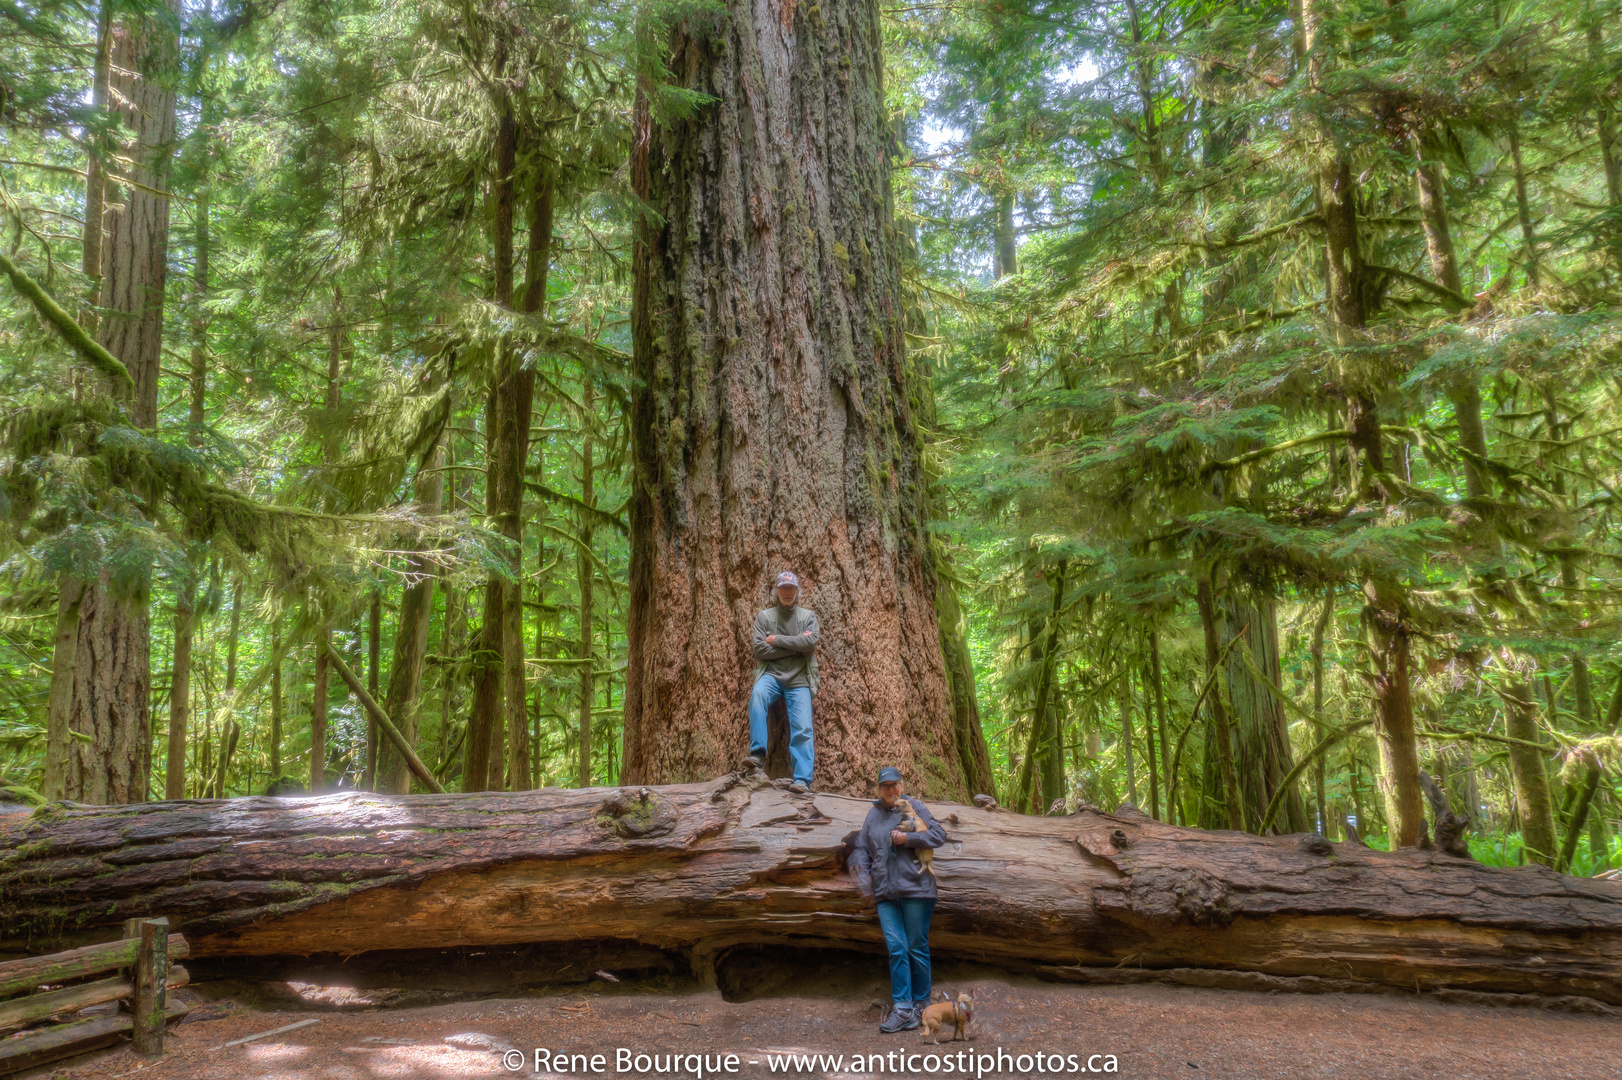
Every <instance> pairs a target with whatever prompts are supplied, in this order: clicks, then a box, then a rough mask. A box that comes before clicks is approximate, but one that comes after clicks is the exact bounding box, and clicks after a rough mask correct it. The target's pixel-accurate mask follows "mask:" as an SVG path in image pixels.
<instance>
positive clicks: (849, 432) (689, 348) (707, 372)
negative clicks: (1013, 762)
mask: <svg viewBox="0 0 1622 1080" xmlns="http://www.w3.org/2000/svg"><path fill="white" fill-rule="evenodd" d="M757 20H758V21H757ZM668 44H669V53H668V56H669V61H668V62H669V64H670V70H672V71H675V72H679V73H680V75H679V76H678V79H679V82H680V83H681V85H682V87H683V88H684V89H686V90H691V91H696V92H700V93H704V94H708V95H710V97H711V98H713V99H714V104H711V105H706V106H702V107H700V108H698V109H696V110H694V111H693V112H692V113H690V114H688V115H687V116H685V117H678V118H672V119H669V120H668V121H662V122H660V123H656V122H655V120H654V116H653V110H652V107H651V103H650V102H649V101H648V100H647V99H646V98H645V97H644V98H642V99H639V102H638V104H637V107H636V113H635V119H634V123H635V127H636V138H635V141H634V143H633V145H634V147H635V149H634V151H633V157H632V164H631V172H632V183H633V185H634V187H635V190H636V192H637V194H638V195H640V196H641V197H643V198H644V199H645V200H646V201H647V203H648V205H649V206H650V207H651V208H652V209H653V210H654V213H653V214H650V215H648V216H647V217H645V218H644V219H643V223H642V224H641V225H639V226H638V233H637V239H636V250H635V273H636V281H635V293H634V303H633V318H632V339H633V343H634V351H635V361H634V369H635V374H636V376H637V378H636V381H635V387H636V389H635V390H634V392H633V401H632V425H631V426H632V432H633V435H632V437H633V440H634V459H635V470H636V479H635V483H634V484H633V493H634V494H633V499H632V504H631V532H632V552H631V600H630V610H631V618H630V623H629V626H628V638H629V642H628V644H629V660H628V668H627V677H626V694H625V753H624V771H623V776H622V779H623V782H626V783H646V782H659V781H667V780H677V779H692V778H696V777H702V776H710V775H714V774H715V773H717V772H719V771H723V770H725V769H730V768H731V767H733V766H734V765H735V764H736V762H737V761H738V759H739V758H740V757H742V755H743V753H744V752H745V750H746V749H747V743H748V736H747V731H746V730H745V725H744V724H743V723H742V721H741V716H742V710H743V704H744V702H745V701H746V700H747V698H748V694H749V688H750V686H751V684H752V683H753V680H754V658H753V653H752V649H751V645H750V640H749V633H750V627H751V626H752V625H753V621H754V617H755V614H756V612H758V611H759V610H760V609H761V608H762V607H764V606H765V604H766V602H767V599H768V595H767V590H768V589H769V587H770V585H771V580H772V577H773V575H775V573H776V572H777V571H778V570H781V569H793V570H795V571H796V572H797V573H798V574H799V575H800V578H801V580H802V581H803V582H804V583H805V587H804V597H805V601H804V602H805V603H806V604H808V605H809V606H811V607H813V608H814V609H815V610H816V611H817V613H818V616H819V618H820V619H821V622H822V643H821V645H820V647H819V649H818V656H819V658H820V665H821V673H822V679H821V691H820V693H819V694H818V696H817V698H816V716H817V719H816V772H815V786H816V787H817V788H819V789H824V790H850V791H864V792H865V791H867V790H868V789H869V788H870V787H871V784H872V777H873V775H874V774H875V772H876V769H877V767H878V765H879V764H880V763H890V764H896V765H898V766H899V767H900V768H901V769H902V770H903V772H905V773H906V774H907V777H908V782H909V784H912V785H915V787H914V790H917V791H918V792H919V793H920V794H923V795H926V796H929V797H942V796H946V795H951V794H957V795H964V796H966V795H968V794H971V792H969V791H968V779H967V778H966V777H965V775H964V772H963V767H962V764H961V763H962V761H963V754H962V753H961V752H960V748H959V747H958V745H957V732H956V729H955V728H954V721H953V712H952V702H951V695H950V692H949V689H948V685H947V677H946V671H945V665H944V662H943V660H942V657H941V648H940V633H939V628H938V625H937V622H936V614H935V567H934V564H933V560H932V555H931V552H930V548H929V544H928V537H927V534H926V532H925V528H924V526H925V524H926V519H927V507H926V497H927V492H926V484H925V478H924V477H923V475H922V467H921V460H920V458H921V451H920V442H921V440H920V435H919V431H918V428H917V425H916V420H915V413H914V408H915V406H914V404H913V402H914V401H915V400H917V395H916V386H917V380H918V373H917V372H916V371H915V370H914V369H913V368H912V367H911V366H910V365H909V364H908V363H907V359H906V355H905V350H904V334H903V329H904V314H903V310H902V307H903V304H902V302H901V286H900V274H899V260H898V259H897V257H896V233H895V229H894V225H893V222H892V213H891V193H890V162H889V159H888V157H887V156H886V148H887V144H888V125H887V123H886V120H885V110H884V90H883V79H882V64H883V44H882V34H881V31H880V26H879V12H878V5H877V4H876V3H875V2H874V0H830V2H825V3H823V4H820V5H800V6H798V7H785V8H783V9H782V12H781V13H779V12H778V11H777V10H776V9H772V10H771V11H770V12H768V11H767V10H766V9H765V8H762V7H759V6H757V5H753V4H749V3H745V2H743V0H727V2H726V4H725V6H724V10H720V11H717V12H716V13H715V14H713V15H712V14H710V13H706V14H704V15H703V16H694V17H692V18H691V19H689V20H682V21H679V22H678V23H677V24H676V25H675V26H674V27H673V28H672V29H671V31H670V35H669V39H668ZM677 732H679V733H680V734H681V736H682V737H680V738H676V737H673V735H675V734H676V733H677Z"/></svg>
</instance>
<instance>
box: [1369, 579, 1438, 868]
mask: <svg viewBox="0 0 1622 1080" xmlns="http://www.w3.org/2000/svg"><path fill="white" fill-rule="evenodd" d="M1364 593H1365V595H1366V596H1367V597H1368V603H1367V604H1366V605H1365V606H1364V609H1363V623H1364V627H1365V630H1366V632H1367V634H1366V637H1367V641H1368V649H1369V670H1368V671H1367V672H1366V673H1365V676H1364V677H1365V679H1366V680H1367V681H1368V683H1369V688H1370V689H1371V690H1372V691H1373V694H1374V733H1375V739H1376V742H1377V743H1378V744H1379V748H1380V794H1381V796H1382V798H1383V799H1384V802H1385V814H1386V823H1387V827H1388V828H1389V829H1390V832H1391V847H1392V850H1395V849H1397V848H1399V847H1412V846H1413V845H1415V844H1417V843H1419V833H1420V830H1421V829H1422V828H1424V825H1425V811H1424V802H1423V795H1422V792H1421V789H1420V786H1419V750H1418V739H1417V738H1416V736H1415V734H1414V703H1413V696H1412V673H1411V671H1410V658H1409V652H1410V633H1411V632H1410V630H1409V627H1408V624H1407V622H1406V621H1405V617H1404V613H1403V609H1402V605H1401V604H1400V602H1398V601H1397V600H1395V599H1394V598H1393V597H1392V596H1391V595H1390V594H1389V592H1388V591H1387V590H1386V589H1385V588H1382V587H1381V586H1380V585H1379V584H1378V583H1376V582H1374V581H1372V580H1370V581H1368V582H1367V583H1365V585H1364ZM1359 828H1360V831H1362V832H1364V834H1365V835H1367V830H1366V829H1362V822H1361V821H1359Z"/></svg>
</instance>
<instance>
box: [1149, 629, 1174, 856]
mask: <svg viewBox="0 0 1622 1080" xmlns="http://www.w3.org/2000/svg"><path fill="white" fill-rule="evenodd" d="M1149 675H1150V677H1151V678H1152V679H1153V685H1154V688H1155V724H1156V727H1157V729H1158V731H1159V734H1160V777H1161V781H1162V783H1163V784H1164V785H1165V788H1166V814H1165V817H1164V819H1163V820H1164V821H1166V822H1167V823H1168V824H1171V825H1175V824H1177V808H1176V807H1174V806H1172V804H1171V795H1172V791H1173V790H1174V788H1175V787H1176V782H1175V781H1174V780H1173V778H1172V775H1171V754H1172V749H1171V743H1170V742H1169V741H1168V740H1167V738H1166V678H1165V674H1164V673H1163V672H1162V671H1161V668H1160V632H1159V631H1158V630H1151V631H1149Z"/></svg>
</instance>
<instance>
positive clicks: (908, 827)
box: [901, 798, 935, 1008]
mask: <svg viewBox="0 0 1622 1080" xmlns="http://www.w3.org/2000/svg"><path fill="white" fill-rule="evenodd" d="M928 830H929V826H927V825H925V824H924V819H923V818H921V817H919V816H918V811H916V810H914V809H913V808H912V800H910V799H905V798H904V799H902V800H901V831H902V832H927V831H928ZM913 854H915V855H917V856H918V869H919V871H920V872H921V873H925V874H928V875H929V876H930V877H934V876H935V853H934V852H933V851H931V850H929V849H928V848H926V847H925V848H914V849H913ZM931 1008H933V1006H931Z"/></svg>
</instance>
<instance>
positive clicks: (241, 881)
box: [0, 774, 1622, 1004]
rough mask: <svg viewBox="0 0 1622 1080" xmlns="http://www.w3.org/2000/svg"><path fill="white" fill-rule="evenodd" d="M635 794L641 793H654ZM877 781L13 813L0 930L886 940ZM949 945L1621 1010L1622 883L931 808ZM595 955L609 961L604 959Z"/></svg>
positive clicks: (1313, 844)
mask: <svg viewBox="0 0 1622 1080" xmlns="http://www.w3.org/2000/svg"><path fill="white" fill-rule="evenodd" d="M639 793H642V794H639ZM869 805H870V804H869V802H868V801H867V800H863V799H854V798H848V797H845V796H841V795H825V794H812V795H796V794H793V793H790V792H786V791H783V790H780V789H779V788H777V787H775V786H774V785H772V784H771V783H769V782H767V781H766V780H765V779H764V778H763V777H761V776H760V775H759V774H755V775H754V776H753V777H740V776H737V775H728V776H723V777H721V778H719V779H717V780H714V781H711V782H709V783H703V784H684V785H672V786H665V787H658V788H644V789H635V788H625V789H620V788H587V789H578V790H561V789H548V790H542V791H533V792H516V793H501V792H486V793H480V794H468V795H416V796H383V795H372V794H365V793H351V794H342V795H331V796H325V797H322V798H314V799H274V798H245V799H228V800H192V801H185V802H167V803H146V804H135V805H128V806H108V807H88V806H72V805H66V804H52V805H51V806H47V807H45V808H43V809H42V810H40V811H37V812H35V813H33V814H30V815H23V814H10V815H5V816H4V817H0V852H3V853H4V854H3V855H0V949H12V950H16V949H26V950H29V951H36V952H37V951H41V950H43V949H46V948H59V947H63V946H64V945H67V944H75V943H77V942H80V941H83V940H87V939H94V938H96V937H98V936H99V937H106V936H109V935H110V934H111V933H114V932H115V931H116V928H117V927H118V926H119V925H120V924H121V923H122V922H123V920H124V919H126V918H128V917H130V916H137V915H157V914H162V915H167V916H169V918H170V922H171V924H172V925H174V926H175V927H176V928H177V929H180V930H182V931H183V932H184V933H185V935H186V938H187V940H188V941H189V942H190V944H191V955H192V956H193V957H197V958H209V957H217V958H226V957H276V956H284V957H285V956H309V955H312V954H337V955H340V956H353V955H356V954H362V953H368V952H371V951H380V950H381V951H394V950H405V949H419V950H428V949H436V948H447V947H454V946H499V945H515V944H521V943H531V944H533V943H546V942H556V943H559V946H560V947H561V946H563V944H564V943H568V946H569V947H570V948H576V949H577V948H579V947H580V946H581V945H582V944H586V943H598V944H599V945H601V946H602V947H603V948H605V949H607V950H608V954H611V953H612V950H613V949H614V948H619V947H623V948H624V949H626V950H627V951H628V952H636V951H640V952H641V953H644V954H646V953H648V952H649V951H650V950H659V951H660V952H661V953H663V954H664V955H678V956H681V957H683V958H684V959H685V960H686V962H688V963H691V964H692V965H693V968H694V970H695V971H697V972H698V973H700V974H701V975H702V974H703V973H704V972H705V971H709V972H711V973H713V971H714V964H715V961H716V958H717V957H718V956H721V955H722V954H724V953H726V952H728V951H729V950H734V949H741V948H751V947H758V946H762V945H767V946H773V945H775V946H785V945H786V946H796V947H813V948H815V947H827V948H846V949H848V948H867V949H875V950H877V949H881V948H882V945H881V941H882V939H881V937H880V934H879V928H878V923H877V920H876V919H875V917H874V915H873V913H872V911H871V909H869V908H868V907H866V906H865V905H864V903H863V902H862V899H861V897H860V896H859V895H858V894H857V891H856V888H855V885H854V883H853V882H852V881H851V879H850V877H849V876H848V875H847V874H845V873H844V872H843V871H842V869H841V865H840V853H841V848H842V842H843V840H844V838H845V837H846V836H847V835H848V834H849V833H851V832H852V831H853V830H854V829H856V828H857V826H858V825H859V824H860V822H861V820H862V817H863V816H864V815H865V814H866V812H867V808H868V806H869ZM931 809H932V810H933V811H934V812H935V814H936V816H937V817H938V818H939V819H940V820H941V821H943V822H944V823H945V824H946V826H947V831H948V834H949V839H948V841H947V843H946V845H945V846H944V847H943V848H941V849H940V850H939V851H937V852H936V855H935V867H936V870H937V872H938V874H939V876H940V882H941V900H940V904H939V906H938V907H937V908H936V914H935V920H934V923H933V925H932V928H931V932H930V938H931V943H932V946H933V948H934V950H935V952H936V953H937V954H938V955H943V956H953V957H959V958H963V959H969V960H981V961H988V962H992V963H1004V964H1010V965H1015V966H1020V967H1024V968H1026V969H1032V968H1036V969H1045V970H1048V971H1050V972H1051V973H1055V974H1062V972H1063V970H1064V969H1065V968H1066V967H1069V966H1081V967H1090V966H1111V967H1113V966H1121V967H1123V968H1132V969H1180V970H1183V971H1185V972H1186V971H1188V970H1191V969H1192V970H1200V969H1204V970H1211V971H1237V972H1254V973H1262V974H1265V975H1268V976H1284V977H1289V976H1312V977H1315V978H1316V979H1318V980H1324V979H1330V980H1335V981H1336V982H1337V983H1340V984H1344V983H1345V982H1346V981H1348V980H1350V981H1355V982H1359V983H1365V984H1380V985H1385V986H1391V987H1399V988H1402V989H1406V990H1415V989H1427V990H1428V989H1441V988H1455V989H1462V990H1472V991H1498V992H1516V993H1537V994H1549V995H1581V996H1585V997H1589V998H1594V999H1597V1000H1600V1001H1605V1002H1610V1003H1612V1004H1622V882H1613V881H1602V880H1598V879H1581V878H1572V877H1567V876H1563V875H1560V874H1556V873H1554V872H1553V871H1550V870H1548V869H1546V868H1544V867H1541V866H1528V867H1520V868H1514V869H1494V868H1489V867H1484V866H1481V865H1479V864H1477V863H1474V862H1471V861H1468V860H1464V859H1458V858H1454V857H1452V856H1448V855H1445V854H1441V853H1438V852H1430V851H1415V850H1408V851H1400V852H1395V853H1386V852H1379V851H1372V850H1370V849H1368V848H1365V847H1362V846H1359V845H1355V844H1330V843H1328V842H1327V841H1324V840H1323V839H1322V838H1321V837H1311V836H1288V837H1258V836H1251V835H1248V834H1244V833H1235V832H1207V831H1203V830H1198V829H1184V828H1177V827H1174V826H1170V825H1164V824H1161V823H1159V822H1156V821H1153V820H1151V819H1149V818H1148V817H1145V816H1144V815H1142V814H1139V813H1137V812H1135V811H1132V810H1130V809H1123V810H1122V811H1121V812H1118V813H1115V814H1109V813H1104V812H1102V811H1099V810H1095V809H1092V808H1086V809H1083V810H1081V811H1079V812H1078V813H1075V814H1072V815H1070V816H1068V817H1025V816H1021V815H1018V814H1013V813H1009V812H1007V811H1003V810H999V809H989V810H987V809H980V808H978V807H968V806H958V805H954V804H947V803H933V804H931ZM599 955H605V954H599Z"/></svg>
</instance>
